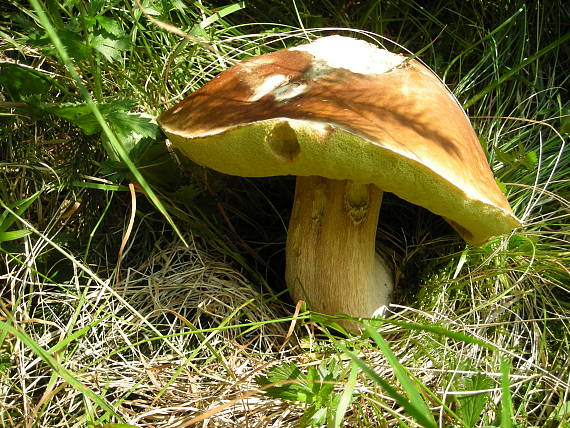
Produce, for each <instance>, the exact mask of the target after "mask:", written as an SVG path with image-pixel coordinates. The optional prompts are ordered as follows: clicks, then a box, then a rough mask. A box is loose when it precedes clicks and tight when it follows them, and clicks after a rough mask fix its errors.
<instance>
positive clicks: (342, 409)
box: [333, 361, 360, 428]
mask: <svg viewBox="0 0 570 428" xmlns="http://www.w3.org/2000/svg"><path fill="white" fill-rule="evenodd" d="M351 366H352V368H351V370H350V375H349V376H348V382H347V383H346V385H345V387H344V391H342V395H341V396H340V398H339V400H338V405H337V406H334V408H335V409H336V411H335V412H334V416H333V427H334V428H339V427H340V426H341V425H342V420H343V418H344V415H345V414H346V411H347V410H348V406H350V404H351V403H352V400H353V394H354V386H355V385H356V379H357V377H358V372H359V371H360V370H359V368H358V366H357V365H356V364H355V363H354V361H353V362H352V363H351Z"/></svg>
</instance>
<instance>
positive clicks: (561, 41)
mask: <svg viewBox="0 0 570 428" xmlns="http://www.w3.org/2000/svg"><path fill="white" fill-rule="evenodd" d="M568 40H570V33H566V34H564V35H563V36H561V37H560V38H559V39H557V40H556V41H554V42H552V43H551V44H549V45H548V46H545V47H544V48H542V49H540V50H539V51H537V52H536V53H535V54H534V55H531V56H529V57H528V58H527V59H526V60H524V61H522V62H521V63H520V64H518V65H517V66H516V67H513V68H511V69H510V70H509V71H508V72H506V73H505V74H503V75H502V76H501V77H499V78H498V79H497V80H496V81H495V82H492V83H491V84H490V85H488V86H487V87H486V88H485V89H483V90H482V91H480V92H479V93H477V94H475V95H474V96H472V97H471V98H470V99H469V100H468V101H467V102H465V104H464V105H463V107H464V108H465V109H468V108H469V107H471V106H472V105H473V104H475V103H476V102H477V101H479V100H480V99H481V98H483V97H484V96H485V95H487V94H488V93H489V92H491V91H493V90H494V89H495V88H496V87H497V86H500V85H502V84H503V83H504V82H506V81H507V80H508V79H510V78H511V77H513V76H514V75H516V74H518V73H519V72H520V71H521V70H522V69H523V68H525V67H526V66H527V65H529V64H531V63H533V62H534V61H536V60H537V59H538V58H540V57H541V56H542V55H544V54H546V53H547V52H549V51H551V50H552V49H555V48H557V47H558V46H561V45H563V44H564V43H566V42H567V41H568Z"/></svg>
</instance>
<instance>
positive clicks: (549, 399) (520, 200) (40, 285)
mask: <svg viewBox="0 0 570 428" xmlns="http://www.w3.org/2000/svg"><path fill="white" fill-rule="evenodd" d="M317 3H319V4H317ZM143 4H144V7H145V11H146V13H147V15H150V16H151V17H153V18H154V19H158V20H160V21H161V22H163V23H166V24H170V25H173V26H175V27H176V28H178V29H179V30H182V31H184V32H185V33H187V34H188V35H190V36H191V38H190V39H185V38H183V37H181V36H180V35H177V34H172V33H171V32H169V31H168V30H167V28H166V27H165V26H159V25H157V24H156V23H153V22H152V21H150V20H149V19H148V16H145V14H144V13H143V12H142V11H140V10H139V8H138V6H137V5H136V3H132V4H131V3H129V2H118V3H109V2H103V1H102V2H79V1H78V2H74V1H69V2H57V1H54V2H46V4H45V6H44V5H43V4H41V3H36V2H32V3H31V6H30V5H29V4H28V3H24V2H20V1H10V2H8V3H7V4H6V5H3V6H1V7H0V8H1V10H2V11H3V15H2V18H1V21H0V40H1V44H0V61H2V63H1V64H0V86H1V87H2V92H0V97H1V98H0V109H1V110H0V114H1V116H0V120H1V122H0V126H1V136H0V152H1V153H2V155H1V156H0V159H1V161H0V173H1V174H2V177H1V178H0V201H1V203H2V209H1V210H0V213H1V216H0V252H1V255H2V260H3V263H2V268H1V271H0V274H1V275H2V276H1V277H0V290H1V294H0V296H1V300H0V309H1V312H2V314H1V315H0V316H1V318H0V322H1V323H2V324H1V327H0V344H1V348H0V391H1V392H0V395H1V398H2V399H1V401H0V403H1V405H2V411H1V412H0V424H2V426H7V427H12V426H61V427H71V426H96V427H102V426H105V425H104V424H111V423H117V424H118V423H124V424H129V425H131V426H187V425H188V424H189V423H191V422H193V421H194V422H197V421H198V420H201V421H204V420H206V421H207V424H209V425H207V426H299V425H313V426H320V425H327V426H333V427H337V426H343V424H344V426H396V425H398V424H400V425H407V426H418V425H421V426H436V425H437V426H461V427H475V426H504V427H507V426H517V425H518V426H553V427H554V426H559V425H560V424H561V423H563V422H564V421H566V420H567V419H568V417H569V415H570V404H569V403H570V399H569V395H570V386H569V383H570V378H569V377H568V367H567V362H568V361H569V360H570V355H569V354H570V343H569V338H570V332H569V321H570V273H569V272H570V262H569V260H570V244H569V234H570V227H569V222H568V219H569V216H570V202H569V199H570V191H569V179H568V177H569V176H570V157H568V155H567V149H566V148H565V141H564V138H566V136H567V131H568V125H567V123H568V114H569V113H570V105H569V104H568V101H567V99H568V97H567V94H566V93H565V92H564V90H563V88H564V86H565V85H566V86H567V84H568V75H567V73H566V70H567V69H568V67H569V64H568V57H567V52H566V54H565V51H564V49H565V48H564V46H565V45H566V44H567V42H568V38H569V36H568V33H567V30H565V29H564V28H565V27H564V26H563V24H564V22H568V20H569V19H570V17H568V11H565V9H564V8H563V7H562V4H560V3H558V2H548V4H546V3H544V4H543V3H537V4H528V2H527V5H526V6H525V5H524V2H520V4H517V5H512V4H506V3H500V2H499V3H492V4H489V5H487V6H485V7H483V8H482V7H481V5H480V4H479V3H478V2H455V3H449V2H447V1H446V2H444V1H441V2H432V3H431V5H430V6H429V7H425V8H419V7H417V6H416V5H415V3H413V2H407V1H398V2H380V1H370V2H342V1H338V2H336V1H324V2H316V3H314V4H313V2H302V1H301V2H300V1H297V2H295V3H294V4H293V2H288V1H284V0H281V1H270V2H266V1H261V0H259V1H250V2H247V3H246V4H242V3H238V2H233V3H227V4H223V5H222V6H219V5H217V4H215V5H212V4H204V3H198V2H186V3H183V2H176V1H170V2H154V1H147V2H143ZM42 11H43V13H44V14H45V18H42V17H41V12H42ZM564 14H566V15H564ZM50 27H51V29H52V30H51V33H52V34H51V36H50V35H49V34H48V33H49V31H46V30H48V29H49V28H50ZM344 27H346V28H348V27H350V28H352V29H351V30H347V29H343V28H344ZM565 31H566V32H565ZM336 33H340V34H345V35H352V36H358V37H361V38H364V39H366V40H369V41H374V42H376V43H379V44H380V43H381V44H383V45H384V46H385V47H386V48H388V49H391V50H395V51H398V52H403V51H405V50H409V51H410V52H412V53H418V52H419V53H420V56H419V58H420V59H422V60H423V61H424V62H425V63H426V64H427V65H428V66H430V67H431V68H432V69H433V70H434V71H435V72H436V73H437V74H438V75H439V76H441V77H442V78H443V79H444V81H445V82H446V83H447V84H448V85H449V86H450V88H451V89H452V90H453V92H454V94H455V95H456V97H457V98H458V99H459V100H460V102H461V103H462V104H463V105H465V106H467V112H468V114H469V115H470V116H471V117H472V123H473V125H474V127H475V129H476V131H477V133H478V135H479V136H480V137H481V141H482V144H483V145H484V148H485V150H486V152H487V154H488V158H489V160H490V164H491V167H492V168H493V170H494V172H495V175H496V177H497V179H498V180H499V183H500V185H501V186H502V187H503V189H504V191H505V192H506V194H507V196H508V198H509V201H510V203H511V205H512V207H513V209H514V211H515V213H516V214H517V216H518V217H519V218H521V219H522V220H523V221H524V226H523V227H522V228H520V229H518V230H516V231H514V232H513V234H512V235H511V236H506V237H498V238H495V239H494V240H492V241H491V242H489V243H487V244H485V245H484V246H482V247H479V248H475V247H470V246H466V245H465V244H464V243H463V242H462V241H461V240H460V239H459V238H458V237H456V236H455V235H454V234H453V232H451V230H450V229H449V228H448V227H447V226H446V225H445V224H444V222H443V220H441V219H440V218H437V217H436V216H434V215H431V214H430V213H427V212H425V211H423V210H422V209H420V208H418V207H414V206H411V205H409V204H406V203H405V202H403V201H401V200H398V199H397V198H395V197H389V196H388V197H387V200H386V203H385V206H384V207H383V211H382V213H381V218H382V220H383V221H382V224H381V226H380V232H379V236H380V237H381V242H382V248H381V249H380V250H381V251H382V252H383V253H384V254H385V255H387V256H388V257H390V258H391V259H392V260H393V261H394V262H395V264H396V266H397V278H398V292H397V302H396V304H395V305H394V306H393V308H392V309H393V316H392V317H391V318H389V319H387V320H385V321H374V322H369V321H366V322H364V323H363V325H364V326H365V330H364V331H363V333H362V335H356V336H346V335H344V334H342V331H341V328H340V327H339V326H338V325H337V324H336V323H335V319H334V318H333V317H324V316H321V315H319V314H313V313H310V312H307V311H306V310H305V309H304V308H302V307H300V308H294V307H293V306H292V305H291V302H289V301H288V298H287V295H286V294H285V293H283V291H284V284H283V280H282V279H281V277H282V273H281V272H282V267H283V265H282V263H283V257H284V250H283V248H284V242H285V236H286V224H287V221H288V216H289V210H290V203H291V200H292V184H293V182H292V181H291V180H287V179H281V180H273V179H271V180H258V179H256V180H247V179H238V178H233V177H224V176H221V175H220V174H216V173H213V172H211V171H205V170H204V169H202V168H198V167H196V166H194V165H191V164H190V163H189V162H187V161H185V160H184V159H180V158H179V157H178V156H177V155H176V154H175V153H170V152H169V151H168V150H167V149H166V148H165V144H164V141H163V137H162V136H161V134H160V131H159V130H158V128H157V126H156V124H155V123H154V121H153V119H152V118H153V117H155V116H156V115H157V114H158V113H160V112H161V111H162V110H164V109H165V108H167V107H169V106H171V105H173V104H175V103H176V102H177V101H179V100H180V99H181V98H182V97H183V96H184V95H186V94H188V93H190V92H192V91H193V90H196V89H197V88H199V87H200V86H202V85H203V84H204V83H205V82H207V81H209V80H210V79H211V78H213V77H214V76H215V75H216V74H217V73H219V72H220V71H222V70H224V69H225V68H227V67H229V66H230V65H231V64H232V63H233V62H234V61H235V60H240V59H244V58H248V57H250V56H252V55H257V54H261V53H264V52H268V51H271V50H275V49H280V48H283V47H285V46H290V45H295V44H299V43H301V42H303V41H306V40H307V38H309V37H316V36H322V35H328V34H336ZM382 36H384V37H382ZM194 38H197V39H199V40H202V41H204V42H207V43H206V46H202V45H200V44H197V43H195V42H193V39H194ZM56 40H59V41H60V43H61V46H62V48H61V49H58V48H57V46H56V45H57V41H56ZM66 55H67V57H68V61H65V58H66ZM75 73H77V74H76V75H74V74H75ZM82 87H83V89H81V88H82ZM97 112H99V113H100V115H99V114H98V113H97ZM547 125H550V127H549V126H547ZM564 131H566V134H565V133H564ZM121 150H124V152H125V153H121ZM127 158H128V159H129V160H128V161H127ZM129 162H131V164H129ZM141 177H143V178H141ZM129 184H135V185H134V186H129ZM153 192H154V194H155V195H156V199H155V200H154V203H153V200H152V196H151V195H152V194H153ZM156 201H160V204H161V205H162V206H163V207H164V211H163V213H162V214H161V212H160V209H158V208H157V203H156ZM166 212H167V213H168V216H169V217H171V218H172V221H173V223H174V224H176V226H177V227H178V228H179V229H180V230H181V235H182V236H183V237H184V239H185V240H186V241H187V243H188V245H187V246H185V245H184V244H183V243H182V241H181V239H180V237H178V236H177V235H176V233H175V231H174V230H173V228H172V225H171V224H169V222H168V220H167V219H166V216H165V215H164V213H166ZM132 213H134V216H133V217H132V216H131V214H132ZM131 218H132V219H133V220H131ZM121 247H123V249H122V250H121V252H120V251H119V250H120V248H121ZM119 254H121V256H119ZM119 259H120V262H119ZM118 265H120V269H118V268H117V266H118ZM296 309H297V310H296ZM202 423H204V422H202ZM107 426H112V425H107Z"/></svg>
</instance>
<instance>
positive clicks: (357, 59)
mask: <svg viewBox="0 0 570 428" xmlns="http://www.w3.org/2000/svg"><path fill="white" fill-rule="evenodd" d="M291 50H292V51H303V52H308V53H310V54H311V55H313V56H314V57H315V58H316V59H317V61H319V62H323V63H325V64H326V66H328V67H330V68H344V69H346V70H349V71H352V72H353V73H360V74H382V73H386V72H388V71H389V70H391V69H393V68H396V67H398V66H399V65H400V64H401V63H402V62H403V61H404V60H405V59H406V58H405V57H404V56H402V55H397V54H394V53H392V52H389V51H387V50H385V49H380V48H378V47H376V46H374V45H372V44H370V43H368V42H365V41H363V40H357V39H352V38H350V37H342V36H329V37H323V38H320V39H317V40H315V41H314V42H312V43H309V44H308V45H301V46H297V47H294V48H291ZM313 71H316V72H317V73H316V74H317V75H319V74H323V73H322V72H321V73H319V72H318V71H317V70H313ZM323 72H324V70H323Z"/></svg>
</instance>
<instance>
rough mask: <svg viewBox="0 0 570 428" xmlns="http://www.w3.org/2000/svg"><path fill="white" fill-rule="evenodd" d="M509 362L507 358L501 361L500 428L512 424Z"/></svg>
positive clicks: (508, 427) (505, 427)
mask: <svg viewBox="0 0 570 428" xmlns="http://www.w3.org/2000/svg"><path fill="white" fill-rule="evenodd" d="M510 371H511V363H510V361H509V360H506V359H505V360H503V361H501V390H502V393H503V396H502V398H501V428H511V427H512V426H513V398H512V396H511V389H510V382H509V372H510Z"/></svg>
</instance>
